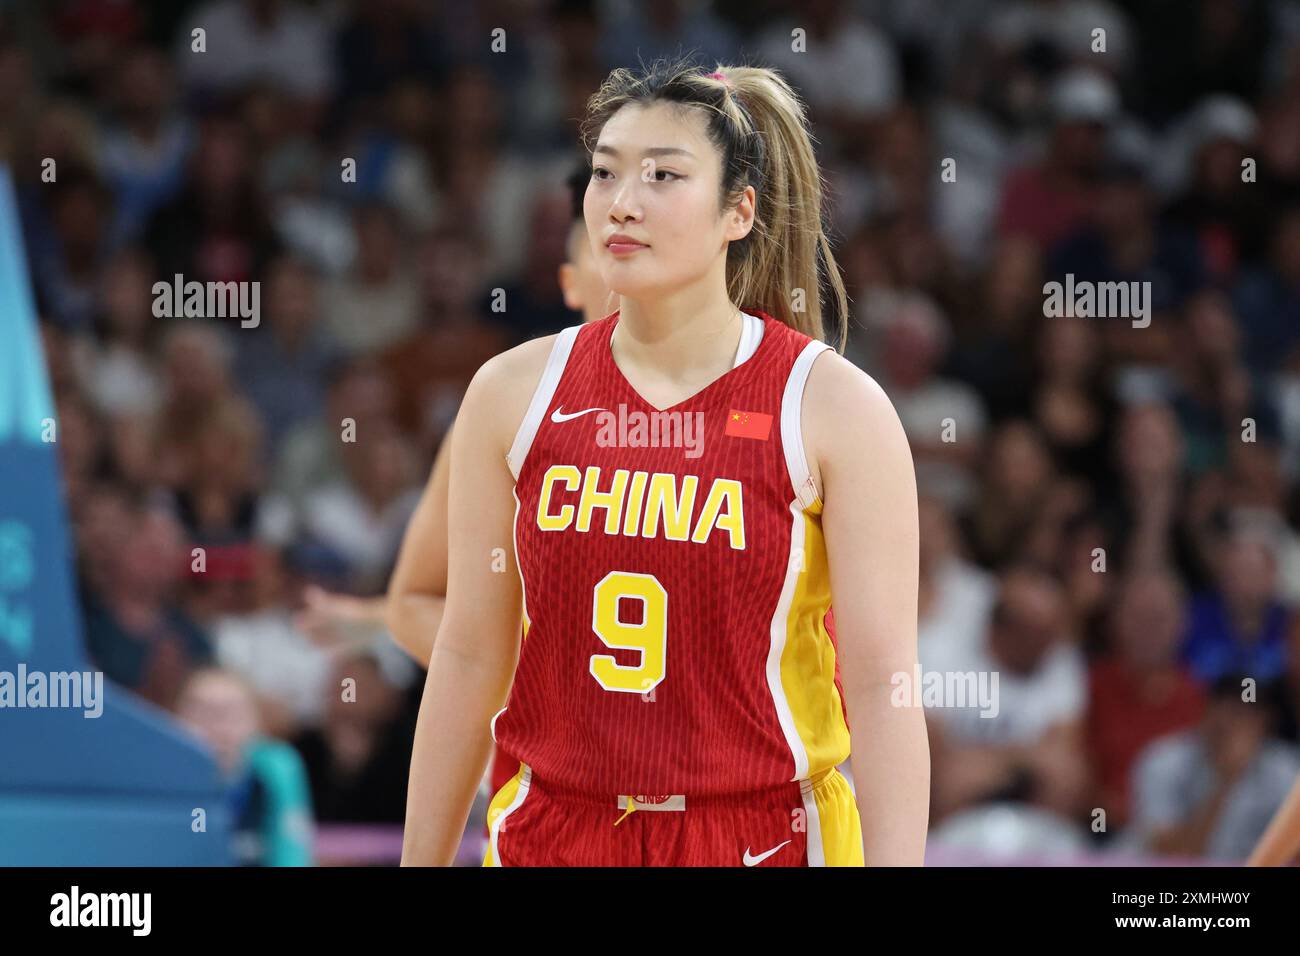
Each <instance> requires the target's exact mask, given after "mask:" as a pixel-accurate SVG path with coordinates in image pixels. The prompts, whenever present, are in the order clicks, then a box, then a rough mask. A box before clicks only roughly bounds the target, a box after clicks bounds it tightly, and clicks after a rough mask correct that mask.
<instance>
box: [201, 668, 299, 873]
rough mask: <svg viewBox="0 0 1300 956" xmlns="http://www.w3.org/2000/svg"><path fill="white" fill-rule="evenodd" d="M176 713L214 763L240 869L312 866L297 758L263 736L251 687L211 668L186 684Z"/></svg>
mask: <svg viewBox="0 0 1300 956" xmlns="http://www.w3.org/2000/svg"><path fill="white" fill-rule="evenodd" d="M176 716H177V718H178V719H179V720H180V721H181V723H183V724H184V725H185V726H186V727H188V728H189V729H190V730H191V731H192V732H193V733H195V734H197V735H198V736H199V737H200V738H201V739H202V740H203V742H204V743H205V744H207V746H208V747H210V748H211V750H212V753H213V756H214V757H215V758H216V761H217V767H218V768H219V769H220V771H221V776H222V779H223V781H224V783H225V785H226V794H227V799H228V800H229V801H230V813H231V816H232V830H233V832H234V845H233V847H232V851H233V854H234V857H235V862H236V864H237V865H239V866H310V865H311V862H312V808H311V795H310V792H309V791H308V788H307V780H306V775H305V774H304V772H303V764H302V760H301V759H300V758H299V756H298V754H297V753H296V752H295V751H294V749H293V748H292V747H290V746H289V745H288V744H286V743H282V742H280V741H276V740H271V739H268V738H266V737H263V736H262V735H261V720H260V718H259V716H258V712H257V701H256V699H255V697H254V694H253V691H252V689H251V688H250V687H249V686H248V685H247V684H246V683H245V682H244V681H243V680H242V679H240V678H239V677H237V676H236V675H234V674H233V673H231V672H229V671H223V670H221V669H219V668H216V667H208V668H203V669H201V670H199V671H196V672H195V673H194V675H193V676H191V677H190V679H189V680H188V681H186V683H185V687H184V689H183V690H182V691H181V694H180V697H179V699H178V700H177V704H176Z"/></svg>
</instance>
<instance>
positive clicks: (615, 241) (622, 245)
mask: <svg viewBox="0 0 1300 956" xmlns="http://www.w3.org/2000/svg"><path fill="white" fill-rule="evenodd" d="M605 248H606V249H608V250H609V251H610V252H611V253H613V254H614V255H616V256H621V255H628V254H629V253H633V252H636V251H637V250H639V249H649V248H650V247H649V246H648V245H646V244H645V243H644V242H641V241H640V240H638V239H633V238H632V237H631V236H628V235H624V234H623V233H621V232H616V233H614V235H612V236H610V237H609V238H608V239H606V240H605Z"/></svg>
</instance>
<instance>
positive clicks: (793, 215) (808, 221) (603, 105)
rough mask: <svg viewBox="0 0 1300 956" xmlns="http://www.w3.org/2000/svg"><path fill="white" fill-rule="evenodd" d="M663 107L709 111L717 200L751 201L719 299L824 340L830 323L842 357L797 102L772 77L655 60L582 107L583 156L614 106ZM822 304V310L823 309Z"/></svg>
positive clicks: (839, 311)
mask: <svg viewBox="0 0 1300 956" xmlns="http://www.w3.org/2000/svg"><path fill="white" fill-rule="evenodd" d="M657 102H667V103H674V104H680V105H682V106H696V107H700V108H703V109H704V110H706V111H707V119H708V136H709V139H710V140H711V141H712V142H713V143H714V144H715V145H716V146H717V147H718V151H719V152H720V153H721V156H722V188H721V194H720V196H719V202H720V204H721V205H722V206H723V208H725V207H726V205H727V204H729V203H732V202H735V201H737V200H738V199H739V196H740V193H741V192H742V191H743V190H744V188H745V187H746V186H753V187H754V192H755V194H756V207H755V213H754V225H753V228H752V229H751V230H750V232H749V235H747V236H746V237H745V238H744V239H741V240H738V241H736V242H732V243H731V244H730V245H729V246H728V248H727V294H728V295H729V296H730V297H731V300H732V301H733V302H735V303H736V304H737V305H739V306H741V307H742V308H746V307H749V308H755V309H762V310H763V311H765V312H767V313H768V314H770V315H771V316H772V317H773V318H776V319H779V320H780V321H782V322H784V323H785V324H786V325H789V326H791V327H792V328H794V329H797V330H798V331H800V332H802V333H804V334H805V335H808V336H811V337H812V338H815V339H825V333H826V330H827V325H828V319H829V320H833V322H832V323H831V324H832V327H833V331H834V332H835V333H836V337H837V342H835V343H833V344H835V345H836V347H837V348H838V349H839V350H840V351H841V352H842V351H843V350H844V343H845V340H846V339H847V336H848V312H849V307H848V295H847V294H846V293H845V291H844V281H843V279H842V278H841V277H840V271H839V267H838V266H837V265H836V263H835V257H834V255H833V254H832V252H831V243H830V239H829V238H828V237H827V226H826V222H825V220H824V218H823V217H824V209H823V205H822V192H823V182H822V177H821V170H820V169H819V168H818V166H817V158H816V155H815V154H814V151H813V136H812V134H811V133H810V132H809V130H808V120H807V112H806V109H805V107H804V104H803V102H802V101H801V100H800V99H799V97H798V95H797V94H796V93H795V92H794V90H792V89H791V88H790V85H789V84H788V83H787V82H786V81H785V79H784V78H783V77H782V76H781V75H780V74H779V73H777V72H776V71H775V70H770V69H765V68H760V67H748V66H739V67H732V66H723V65H719V66H717V67H716V68H715V69H714V70H713V72H712V73H706V72H704V71H703V70H701V69H700V68H699V67H698V66H697V65H695V64H694V63H692V62H690V61H689V60H678V61H673V62H669V61H665V60H656V61H655V62H654V63H653V64H652V65H651V66H649V67H643V68H642V70H641V71H640V72H639V73H633V72H632V71H631V70H627V69H624V68H619V69H616V70H614V71H613V72H612V73H610V74H609V76H607V77H606V78H605V81H604V82H603V83H602V84H601V85H600V89H598V90H597V91H596V92H595V93H594V94H593V95H592V97H591V99H590V100H589V101H588V103H587V115H586V118H585V119H584V120H583V124H582V143H583V146H584V147H585V148H586V150H587V152H588V154H590V153H591V152H592V150H593V149H594V148H595V141H596V138H597V137H598V136H599V134H600V130H601V129H602V128H603V127H604V125H605V123H606V122H608V120H609V119H610V117H612V116H613V115H614V114H615V113H616V112H617V111H618V110H619V109H621V108H622V107H624V106H626V105H628V104H636V105H639V106H649V105H650V104H652V103H657ZM828 307H829V308H828Z"/></svg>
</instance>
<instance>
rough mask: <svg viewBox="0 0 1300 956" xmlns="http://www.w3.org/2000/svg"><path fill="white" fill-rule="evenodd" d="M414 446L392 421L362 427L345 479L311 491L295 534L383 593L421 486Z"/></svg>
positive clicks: (349, 449)
mask: <svg viewBox="0 0 1300 956" xmlns="http://www.w3.org/2000/svg"><path fill="white" fill-rule="evenodd" d="M411 451H412V450H411V446H410V443H409V442H408V441H407V440H406V439H405V438H404V437H403V436H402V434H401V432H400V431H399V430H398V429H397V428H396V426H394V425H393V424H391V423H389V422H384V421H376V422H374V423H368V424H367V425H366V426H365V427H364V430H363V429H362V428H358V432H357V440H356V441H355V442H345V443H343V450H342V460H343V466H344V469H345V474H346V478H345V480H343V481H340V482H337V483H334V484H330V485H325V486H323V487H321V488H318V489H316V490H314V491H311V492H310V493H308V494H307V496H306V497H305V498H304V500H303V502H302V505H301V510H300V511H299V513H298V515H297V522H298V526H297V528H296V531H295V533H296V534H297V535H301V536H306V537H308V538H310V539H311V540H313V541H316V542H318V543H320V544H322V545H325V546H326V547H328V548H329V549H330V550H332V551H333V552H334V553H335V554H337V555H339V556H340V557H341V558H343V560H344V561H345V562H346V563H347V564H348V566H349V568H350V569H351V574H352V575H353V582H354V585H355V586H356V587H358V588H361V589H363V590H366V591H379V590H382V589H383V587H384V585H385V583H386V581H387V572H388V570H389V568H390V567H391V566H392V562H393V561H394V560H396V558H397V548H398V545H399V544H401V540H402V533H403V532H404V531H405V529H406V523H407V521H408V520H409V519H410V516H411V512H412V511H414V510H415V505H416V502H417V501H418V500H419V497H420V491H421V486H420V482H419V478H418V475H417V473H416V471H415V468H414V461H413V458H412V454H411Z"/></svg>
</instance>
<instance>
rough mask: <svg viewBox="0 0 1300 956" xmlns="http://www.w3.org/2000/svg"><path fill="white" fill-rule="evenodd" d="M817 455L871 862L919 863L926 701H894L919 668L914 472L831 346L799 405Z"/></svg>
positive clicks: (895, 426) (896, 437)
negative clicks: (900, 681)
mask: <svg viewBox="0 0 1300 956" xmlns="http://www.w3.org/2000/svg"><path fill="white" fill-rule="evenodd" d="M802 422H803V433H804V440H805V449H806V450H807V454H808V455H809V460H810V461H816V462H817V466H816V469H815V470H816V471H818V472H819V473H820V478H821V483H820V488H819V490H820V492H821V496H822V499H823V510H822V528H823V531H824V533H825V537H826V551H827V557H828V560H829V562H830V572H831V603H832V605H833V607H834V608H835V630H836V636H837V643H838V649H839V658H840V674H841V679H842V683H843V688H844V696H845V706H846V708H847V710H848V718H849V723H850V727H851V728H854V729H856V733H854V734H853V750H852V767H853V780H854V789H855V790H856V793H857V802H858V810H859V813H860V814H861V817H862V821H863V824H864V825H863V828H862V829H863V849H864V860H865V862H866V864H867V865H868V866H882V865H883V866H900V865H901V866H920V865H921V864H922V863H923V862H924V858H925V837H926V828H927V824H928V819H929V806H930V747H929V741H928V739H927V736H926V727H925V712H924V710H923V709H922V708H921V706H920V705H919V704H917V705H916V706H896V705H895V704H894V703H892V702H891V695H892V693H893V692H894V690H895V683H894V682H893V679H894V677H895V675H900V674H901V675H906V679H907V681H908V682H909V683H910V682H911V681H912V680H913V678H914V676H915V674H916V667H917V651H916V634H917V588H918V562H919V555H918V550H919V536H920V535H919V530H918V520H917V498H916V475H915V472H914V469H913V466H912V454H911V450H910V448H909V447H908V443H907V437H906V435H905V434H904V433H903V426H902V423H901V422H900V421H899V419H898V414H897V413H896V412H895V411H894V407H893V405H892V404H891V403H890V401H889V399H888V397H886V395H885V393H884V391H883V390H882V389H881V388H880V386H879V385H878V384H876V382H875V381H874V380H873V379H872V378H871V377H870V376H869V375H867V374H866V373H865V372H863V371H862V370H861V369H859V368H858V367H857V366H855V365H853V363H851V362H849V361H848V360H847V359H845V358H843V357H842V356H840V355H837V354H835V353H833V352H824V353H822V355H820V356H819V357H818V358H817V360H816V361H815V362H814V363H813V367H812V372H811V374H810V375H809V379H808V383H807V385H806V387H805V392H804V401H803V409H802Z"/></svg>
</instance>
